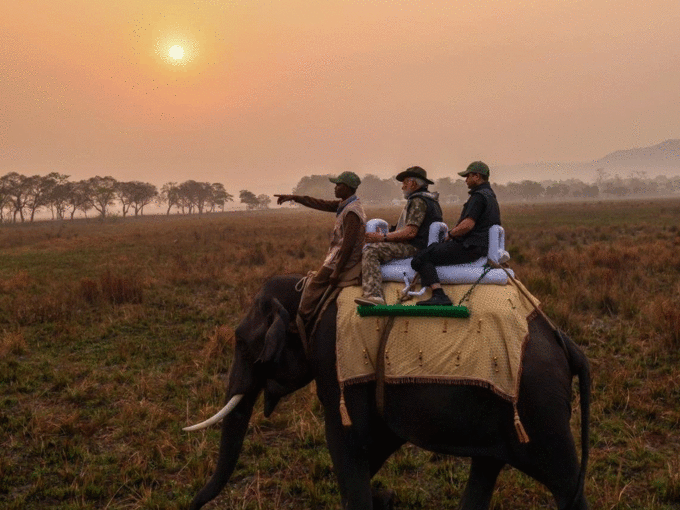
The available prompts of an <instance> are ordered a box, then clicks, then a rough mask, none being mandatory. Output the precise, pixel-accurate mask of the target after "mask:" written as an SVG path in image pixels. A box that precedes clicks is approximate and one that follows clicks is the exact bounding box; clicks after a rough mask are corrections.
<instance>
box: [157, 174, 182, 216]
mask: <svg viewBox="0 0 680 510" xmlns="http://www.w3.org/2000/svg"><path fill="white" fill-rule="evenodd" d="M180 202H181V198H180V191H179V186H178V184H177V183H176V182H166V183H165V184H163V187H162V188H161V192H160V195H159V196H158V203H159V205H160V204H163V203H165V204H168V209H167V211H165V214H166V215H170V209H172V208H173V207H177V208H179V206H180Z"/></svg>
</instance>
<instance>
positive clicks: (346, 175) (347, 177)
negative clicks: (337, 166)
mask: <svg viewBox="0 0 680 510" xmlns="http://www.w3.org/2000/svg"><path fill="white" fill-rule="evenodd" d="M328 180H329V181H331V182H332V183H333V184H340V183H342V184H346V185H347V186H349V187H350V188H352V189H357V188H358V187H359V184H361V179H359V176H358V175H357V174H355V173H354V172H342V173H341V174H340V175H338V176H337V177H331V178H329V179H328Z"/></svg>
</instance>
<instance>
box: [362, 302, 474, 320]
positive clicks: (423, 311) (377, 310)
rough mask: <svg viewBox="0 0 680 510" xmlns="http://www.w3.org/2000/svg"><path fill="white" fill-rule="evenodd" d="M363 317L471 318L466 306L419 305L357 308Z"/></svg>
mask: <svg viewBox="0 0 680 510" xmlns="http://www.w3.org/2000/svg"><path fill="white" fill-rule="evenodd" d="M357 313H358V314H359V315H360V316H361V317H371V316H390V315H392V316H397V317H457V318H461V319H464V318H467V317H470V310H468V308H467V307H466V306H418V305H375V306H357Z"/></svg>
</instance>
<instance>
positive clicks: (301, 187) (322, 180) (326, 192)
mask: <svg viewBox="0 0 680 510" xmlns="http://www.w3.org/2000/svg"><path fill="white" fill-rule="evenodd" d="M328 177H329V176H328V175H306V176H304V177H303V178H302V179H300V182H298V183H297V186H295V188H293V194H294V195H309V196H311V197H317V198H327V199H333V198H334V194H333V185H332V184H331V183H330V181H329V180H328ZM362 192H363V188H362Z"/></svg>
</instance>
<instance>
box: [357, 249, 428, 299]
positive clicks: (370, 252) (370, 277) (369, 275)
mask: <svg viewBox="0 0 680 510" xmlns="http://www.w3.org/2000/svg"><path fill="white" fill-rule="evenodd" d="M417 252H418V248H416V247H415V246H413V245H411V244H408V243H370V244H367V245H366V246H365V247H364V252H363V255H362V257H361V282H362V283H361V285H362V288H363V291H364V296H375V297H381V298H384V297H385V296H384V295H383V290H382V274H381V273H380V264H381V263H384V262H389V261H390V260H394V259H405V258H408V257H413V256H414V255H415V254H416V253H417Z"/></svg>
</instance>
